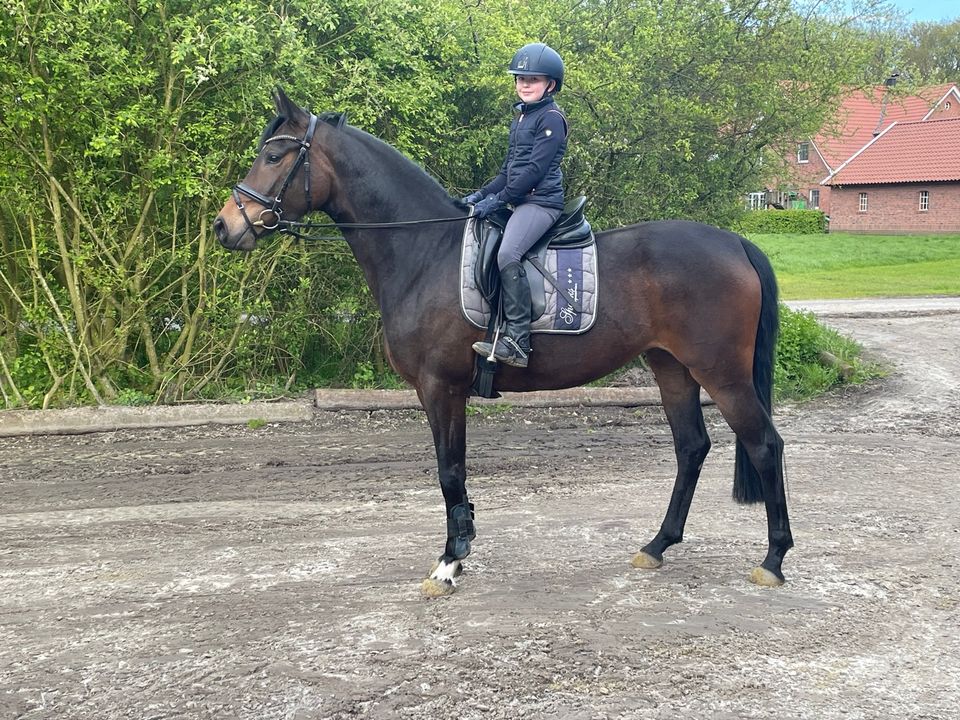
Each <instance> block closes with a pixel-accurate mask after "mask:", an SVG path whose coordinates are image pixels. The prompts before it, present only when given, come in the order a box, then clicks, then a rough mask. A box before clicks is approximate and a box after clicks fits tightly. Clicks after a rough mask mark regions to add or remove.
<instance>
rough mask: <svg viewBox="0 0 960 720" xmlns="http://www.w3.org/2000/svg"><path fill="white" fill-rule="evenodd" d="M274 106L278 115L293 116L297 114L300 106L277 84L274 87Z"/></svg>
mask: <svg viewBox="0 0 960 720" xmlns="http://www.w3.org/2000/svg"><path fill="white" fill-rule="evenodd" d="M273 106H274V108H276V110H277V116H278V117H287V118H293V117H296V116H297V112H298V111H299V109H300V108H298V107H297V106H296V105H294V104H293V102H292V101H291V100H290V98H288V97H287V94H286V93H285V92H284V91H283V88H282V87H280V86H279V85H277V86H276V87H275V88H274V89H273Z"/></svg>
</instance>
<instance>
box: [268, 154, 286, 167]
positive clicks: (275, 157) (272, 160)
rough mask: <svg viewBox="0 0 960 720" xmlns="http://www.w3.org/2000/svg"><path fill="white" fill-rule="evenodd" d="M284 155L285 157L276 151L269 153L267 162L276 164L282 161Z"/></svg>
mask: <svg viewBox="0 0 960 720" xmlns="http://www.w3.org/2000/svg"><path fill="white" fill-rule="evenodd" d="M282 157H283V156H282V155H277V154H276V153H270V154H268V155H267V163H269V164H270V165H276V164H277V163H278V162H280V159H281V158H282Z"/></svg>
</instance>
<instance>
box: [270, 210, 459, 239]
mask: <svg viewBox="0 0 960 720" xmlns="http://www.w3.org/2000/svg"><path fill="white" fill-rule="evenodd" d="M470 217H471V216H470V215H461V216H458V217H452V218H427V219H425V220H397V221H396V222H381V223H337V222H329V223H314V222H295V221H293V220H280V221H278V223H277V225H278V228H277V232H279V233H281V234H283V235H291V236H293V237H295V238H297V239H298V240H340V239H342V238H340V237H339V236H338V235H307V234H305V233H303V232H301V229H304V230H316V229H320V228H338V229H341V230H343V229H347V230H351V229H352V230H386V229H389V228H396V227H411V226H417V225H436V224H439V223H452V222H463V221H464V220H469V219H470Z"/></svg>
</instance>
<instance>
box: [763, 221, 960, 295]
mask: <svg viewBox="0 0 960 720" xmlns="http://www.w3.org/2000/svg"><path fill="white" fill-rule="evenodd" d="M750 239H751V240H752V241H753V242H754V243H756V244H757V245H758V246H759V247H760V248H762V249H763V251H764V252H765V253H766V254H767V256H768V257H769V258H770V262H771V263H773V267H774V270H775V271H776V273H777V280H778V281H779V283H780V295H781V298H782V299H784V300H799V299H811V298H856V297H883V296H888V297H890V296H909V295H960V235H850V234H847V233H830V234H827V235H760V234H754V235H751V236H750Z"/></svg>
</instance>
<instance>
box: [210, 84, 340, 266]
mask: <svg viewBox="0 0 960 720" xmlns="http://www.w3.org/2000/svg"><path fill="white" fill-rule="evenodd" d="M273 100H274V104H275V106H276V110H277V117H275V118H274V119H273V120H272V121H271V122H270V124H269V125H267V127H266V128H265V129H264V131H263V134H262V135H261V136H260V144H259V146H258V147H257V158H256V160H255V161H254V163H253V167H251V168H250V172H248V173H247V176H246V177H245V178H244V179H243V180H242V181H241V182H239V183H237V184H236V185H235V186H234V188H233V194H232V197H231V199H230V200H228V201H227V203H226V204H225V205H224V206H223V209H221V210H220V213H219V214H218V215H217V219H216V220H215V221H214V223H213V230H214V232H215V233H216V235H217V240H219V241H220V244H221V245H223V246H224V247H225V248H227V249H229V250H253V249H254V248H255V247H256V245H257V240H258V239H260V238H261V237H263V236H265V235H269V234H270V233H272V232H273V231H275V230H277V229H278V228H279V227H280V226H281V223H282V222H284V221H295V220H299V219H300V218H301V217H303V216H304V215H306V214H307V213H309V212H310V211H311V210H316V209H320V208H322V207H324V206H325V205H326V203H327V201H328V199H329V197H330V188H331V183H332V179H333V178H332V172H331V168H330V164H329V162H328V161H327V159H326V157H325V156H324V155H323V154H322V152H320V150H319V148H318V146H317V143H315V136H316V134H317V125H318V123H319V122H320V121H319V119H318V118H317V116H316V115H313V114H312V113H310V112H308V111H307V110H305V109H304V108H300V107H297V106H296V105H294V104H293V103H292V102H291V101H290V99H289V98H288V97H287V96H286V95H285V94H284V92H283V90H281V89H279V88H277V90H276V91H275V92H274V96H273Z"/></svg>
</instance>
